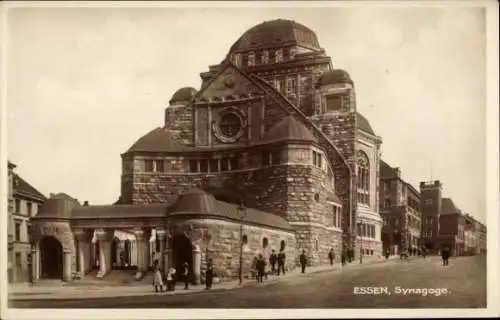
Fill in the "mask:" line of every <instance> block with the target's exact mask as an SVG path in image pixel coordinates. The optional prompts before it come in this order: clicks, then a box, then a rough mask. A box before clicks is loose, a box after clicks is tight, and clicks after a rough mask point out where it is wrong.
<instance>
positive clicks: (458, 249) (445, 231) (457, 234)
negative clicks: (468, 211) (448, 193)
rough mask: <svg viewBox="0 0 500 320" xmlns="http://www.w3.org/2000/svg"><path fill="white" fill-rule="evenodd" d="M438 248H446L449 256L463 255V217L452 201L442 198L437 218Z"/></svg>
mask: <svg viewBox="0 0 500 320" xmlns="http://www.w3.org/2000/svg"><path fill="white" fill-rule="evenodd" d="M438 247H439V248H443V247H447V248H449V249H450V250H451V254H452V255H455V256H462V255H464V254H465V251H466V250H465V215H464V214H463V213H462V212H461V210H460V209H459V208H458V207H457V206H456V205H455V203H454V202H453V200H452V199H450V198H443V199H442V206H441V214H440V216H439V236H438Z"/></svg>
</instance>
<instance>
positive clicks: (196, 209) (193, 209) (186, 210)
mask: <svg viewBox="0 0 500 320" xmlns="http://www.w3.org/2000/svg"><path fill="white" fill-rule="evenodd" d="M168 211H169V213H174V214H190V213H193V214H199V213H205V214H207V213H215V212H217V209H216V200H215V197H214V196H213V195H211V194H210V193H208V192H206V191H203V190H201V189H197V188H195V189H191V190H189V191H188V192H186V193H184V194H182V195H181V196H180V197H179V198H178V199H177V201H176V202H175V203H174V204H173V205H172V206H171V207H170V208H169V210H168Z"/></svg>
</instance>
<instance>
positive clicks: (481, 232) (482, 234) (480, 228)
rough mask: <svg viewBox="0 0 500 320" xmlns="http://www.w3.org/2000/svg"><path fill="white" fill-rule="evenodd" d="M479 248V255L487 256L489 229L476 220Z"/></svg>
mask: <svg viewBox="0 0 500 320" xmlns="http://www.w3.org/2000/svg"><path fill="white" fill-rule="evenodd" d="M476 232H477V246H478V249H479V254H486V252H487V250H486V232H487V228H486V226H485V225H484V224H482V223H481V222H479V221H477V220H476Z"/></svg>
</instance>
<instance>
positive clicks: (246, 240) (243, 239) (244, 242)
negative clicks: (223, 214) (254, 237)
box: [241, 234, 248, 245]
mask: <svg viewBox="0 0 500 320" xmlns="http://www.w3.org/2000/svg"><path fill="white" fill-rule="evenodd" d="M241 243H242V244H243V245H246V244H248V237H247V235H246V234H244V235H243V237H241Z"/></svg>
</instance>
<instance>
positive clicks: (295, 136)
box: [262, 116, 317, 143]
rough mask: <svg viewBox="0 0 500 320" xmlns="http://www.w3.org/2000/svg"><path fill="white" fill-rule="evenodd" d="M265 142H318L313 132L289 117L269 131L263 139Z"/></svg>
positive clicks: (292, 117)
mask: <svg viewBox="0 0 500 320" xmlns="http://www.w3.org/2000/svg"><path fill="white" fill-rule="evenodd" d="M262 140H263V141H264V142H267V143H271V142H278V141H286V140H297V141H309V142H317V139H316V138H315V137H314V136H313V134H312V133H311V131H309V129H307V128H306V126H304V124H302V123H301V122H300V121H298V120H297V119H296V118H295V117H294V116H287V117H285V118H283V119H282V120H281V121H280V122H278V123H277V124H275V125H274V126H273V127H272V128H271V129H269V130H268V131H267V132H266V133H265V134H264V137H263V139H262Z"/></svg>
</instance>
